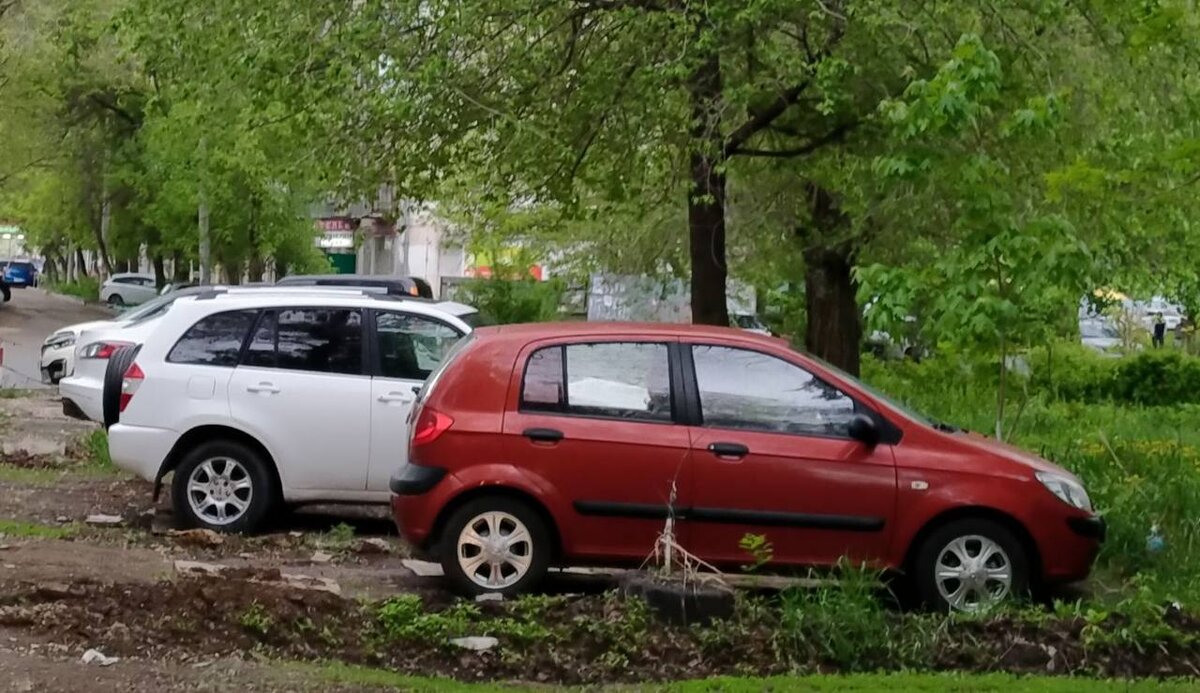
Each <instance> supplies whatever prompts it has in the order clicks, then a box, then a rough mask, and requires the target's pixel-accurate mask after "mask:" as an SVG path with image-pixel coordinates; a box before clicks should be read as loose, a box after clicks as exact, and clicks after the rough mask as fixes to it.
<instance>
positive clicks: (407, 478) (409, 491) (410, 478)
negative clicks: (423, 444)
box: [388, 463, 446, 496]
mask: <svg viewBox="0 0 1200 693" xmlns="http://www.w3.org/2000/svg"><path fill="white" fill-rule="evenodd" d="M445 476H446V470H445V469H442V468H441V467H422V466H421V465H419V464H411V463H410V464H406V465H404V466H403V467H401V468H400V469H397V470H396V471H395V473H393V474H392V478H391V479H390V480H388V488H390V489H392V493H395V494H397V495H400V496H419V495H421V494H422V493H426V492H427V491H429V490H430V489H432V488H433V487H434V486H437V485H438V482H439V481H441V480H442V479H443V478H444V477H445Z"/></svg>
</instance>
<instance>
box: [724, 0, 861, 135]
mask: <svg viewBox="0 0 1200 693" xmlns="http://www.w3.org/2000/svg"><path fill="white" fill-rule="evenodd" d="M830 5H832V7H831V6H830ZM821 8H822V9H823V10H825V12H826V13H827V14H829V15H830V17H832V18H833V21H832V22H831V26H830V28H829V36H827V37H826V38H825V43H824V45H822V46H821V50H820V51H819V52H818V53H817V55H816V56H815V57H816V58H817V59H816V60H811V59H810V60H809V66H810V67H813V66H815V65H816V64H817V63H818V62H820V60H822V59H824V58H825V57H826V56H828V55H829V54H830V53H831V52H832V51H833V49H834V47H835V46H837V44H838V43H839V42H840V41H841V40H842V37H843V36H844V35H845V33H846V17H845V15H844V14H842V13H841V9H842V3H841V2H830V3H829V4H826V3H821ZM810 84H812V78H811V77H806V78H805V79H803V80H802V81H800V82H799V83H797V84H795V85H794V86H792V87H790V88H788V89H786V90H785V91H784V92H783V93H781V94H779V95H778V96H777V97H776V98H775V99H774V100H773V101H771V102H770V103H768V104H767V105H765V106H763V107H761V108H759V109H756V110H754V111H752V112H751V113H750V117H749V118H748V119H747V120H746V122H744V123H742V124H741V125H740V126H738V127H737V128H736V129H735V130H734V131H733V132H732V133H730V134H729V137H727V138H726V139H725V145H724V147H723V148H722V149H723V151H724V153H725V155H726V156H728V155H729V154H730V153H732V152H733V151H735V150H737V149H740V148H741V147H742V145H744V144H746V142H748V141H749V140H750V138H751V137H753V136H754V135H755V134H757V133H758V132H759V131H760V130H762V129H764V128H766V127H767V126H769V125H771V124H772V123H774V122H775V119H776V118H778V117H779V116H781V115H783V114H784V113H786V112H787V110H788V109H789V108H791V107H792V106H793V105H795V104H796V102H797V101H799V100H800V97H801V96H802V95H803V94H804V91H805V90H806V89H808V87H809V85H810Z"/></svg>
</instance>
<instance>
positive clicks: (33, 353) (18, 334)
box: [0, 289, 112, 388]
mask: <svg viewBox="0 0 1200 693" xmlns="http://www.w3.org/2000/svg"><path fill="white" fill-rule="evenodd" d="M109 317H112V311H110V310H108V309H106V308H104V307H102V306H85V305H80V304H79V303H78V302H77V301H75V300H74V299H71V298H68V297H65V296H60V295H58V294H52V293H48V292H46V291H42V290H41V289H13V291H12V300H11V301H9V302H8V303H0V343H2V344H3V346H4V363H3V368H0V387H6V388H7V387H21V388H36V387H46V386H45V385H44V384H43V383H42V377H41V371H40V370H39V364H38V360H39V358H40V356H41V348H42V341H43V340H44V339H46V337H47V336H49V335H50V333H51V332H54V331H55V330H57V329H58V328H60V327H63V326H66V325H70V324H73V323H77V322H85V321H87V320H103V319H105V318H109Z"/></svg>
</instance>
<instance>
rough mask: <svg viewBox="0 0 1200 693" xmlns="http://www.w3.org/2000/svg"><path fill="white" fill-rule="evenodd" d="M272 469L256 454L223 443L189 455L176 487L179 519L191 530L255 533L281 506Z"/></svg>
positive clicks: (178, 472) (174, 483) (178, 469)
mask: <svg viewBox="0 0 1200 693" xmlns="http://www.w3.org/2000/svg"><path fill="white" fill-rule="evenodd" d="M275 488H276V487H275V483H274V478H273V476H272V473H271V470H270V468H269V467H268V466H267V463H266V461H264V460H263V459H262V456H261V455H259V454H258V452H257V451H255V450H254V449H252V448H250V447H249V446H247V445H244V444H242V443H239V442H236V441H231V440H218V441H213V442H209V443H204V444H202V445H200V446H197V447H196V448H195V449H193V450H191V451H190V452H188V453H187V454H186V455H185V456H184V458H183V460H182V461H181V462H180V463H179V466H178V467H176V468H175V478H174V480H173V481H172V484H171V495H172V502H173V503H174V506H175V513H176V515H177V516H178V517H179V518H180V519H181V520H182V521H183V523H184V524H186V525H188V526H189V527H201V528H205V529H211V530H215V531H218V532H229V533H241V532H252V531H254V530H255V529H258V528H259V527H261V526H262V524H263V521H264V520H265V518H266V517H267V514H268V513H269V512H270V510H271V508H272V507H273V506H274V505H275V503H276V497H275V496H276V493H275Z"/></svg>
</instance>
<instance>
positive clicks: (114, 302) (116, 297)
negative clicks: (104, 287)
mask: <svg viewBox="0 0 1200 693" xmlns="http://www.w3.org/2000/svg"><path fill="white" fill-rule="evenodd" d="M107 303H108V307H109V308H121V307H122V306H124V305H125V299H123V298H121V294H109V296H108V301H107Z"/></svg>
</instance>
